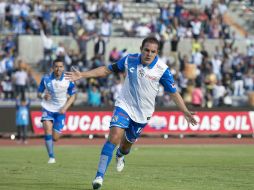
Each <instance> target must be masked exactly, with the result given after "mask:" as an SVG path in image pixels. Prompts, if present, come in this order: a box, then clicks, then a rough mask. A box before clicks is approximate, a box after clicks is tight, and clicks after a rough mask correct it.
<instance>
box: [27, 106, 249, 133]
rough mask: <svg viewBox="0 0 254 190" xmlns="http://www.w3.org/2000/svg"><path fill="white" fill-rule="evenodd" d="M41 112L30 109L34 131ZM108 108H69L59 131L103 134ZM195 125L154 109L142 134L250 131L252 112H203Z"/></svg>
mask: <svg viewBox="0 0 254 190" xmlns="http://www.w3.org/2000/svg"><path fill="white" fill-rule="evenodd" d="M41 114H42V113H41V112H39V111H32V112H31V119H32V126H33V131H34V133H35V134H43V128H42V123H41V121H40V120H41ZM111 115H112V112H111V111H98V112H93V111H90V112H89V111H70V112H68V113H67V114H66V121H65V127H64V129H63V134H81V135H82V134H107V133H108V132H109V123H110V120H111ZM195 117H196V119H197V121H198V124H197V125H196V126H192V125H188V123H187V121H186V120H185V118H184V116H183V114H182V113H181V112H160V111H158V112H155V113H154V115H153V116H152V117H151V119H150V120H149V122H148V124H147V126H146V127H145V128H144V129H143V132H142V134H172V135H173V134H194V135H195V134H196V135H202V134H218V135H226V134H238V133H239V134H253V133H254V111H242V112H229V111H223V112H222V111H211V112H210V111H209V112H208V111H206V112H197V113H196V115H195Z"/></svg>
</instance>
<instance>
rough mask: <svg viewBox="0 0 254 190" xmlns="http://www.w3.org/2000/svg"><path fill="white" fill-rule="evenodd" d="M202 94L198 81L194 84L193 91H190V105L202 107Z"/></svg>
mask: <svg viewBox="0 0 254 190" xmlns="http://www.w3.org/2000/svg"><path fill="white" fill-rule="evenodd" d="M203 96H204V95H203V92H202V89H201V82H200V81H198V82H197V83H196V87H195V88H194V90H193V91H192V94H191V99H192V100H191V103H192V105H193V106H194V107H202V105H203Z"/></svg>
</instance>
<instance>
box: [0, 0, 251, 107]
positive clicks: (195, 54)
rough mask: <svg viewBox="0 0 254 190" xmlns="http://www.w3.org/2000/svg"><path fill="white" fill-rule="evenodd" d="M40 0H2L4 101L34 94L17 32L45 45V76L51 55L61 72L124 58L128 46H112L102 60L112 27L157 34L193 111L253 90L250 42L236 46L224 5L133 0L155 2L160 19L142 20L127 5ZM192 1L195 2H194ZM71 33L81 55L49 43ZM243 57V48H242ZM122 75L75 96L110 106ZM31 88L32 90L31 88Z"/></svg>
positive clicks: (87, 83) (115, 0) (161, 100)
mask: <svg viewBox="0 0 254 190" xmlns="http://www.w3.org/2000/svg"><path fill="white" fill-rule="evenodd" d="M45 2H46V1H42V0H36V1H31V0H13V1H4V0H0V30H1V34H3V35H4V36H2V38H1V46H2V48H1V52H0V81H1V90H0V92H2V95H1V97H2V98H6V99H7V98H15V97H17V96H19V95H21V96H25V95H24V94H25V93H24V91H25V90H27V87H28V86H32V88H31V87H30V90H36V85H35V82H34V79H33V78H32V77H31V74H30V73H29V71H27V70H26V67H24V60H23V59H18V53H17V39H18V36H19V35H27V34H29V35H40V36H41V39H42V41H43V48H44V59H43V60H42V61H41V62H40V63H38V64H39V66H40V71H41V72H42V73H45V72H49V71H50V69H49V68H50V64H51V62H52V60H53V59H54V58H56V57H62V58H63V60H64V61H65V63H66V69H67V70H71V69H72V67H74V68H76V69H79V70H81V71H84V70H89V69H91V68H96V67H98V66H102V65H108V64H110V63H113V62H116V61H117V60H119V59H120V58H122V57H124V56H126V55H127V54H128V47H126V49H122V50H119V49H118V48H117V46H116V47H114V48H113V49H112V50H111V51H110V53H109V55H106V47H107V42H108V41H109V39H110V37H111V36H112V33H113V28H112V25H113V22H114V21H116V20H117V21H120V22H121V23H122V25H121V26H122V28H121V31H123V33H122V35H123V36H126V37H145V36H147V35H151V34H153V35H155V36H157V37H158V39H159V40H160V42H161V46H160V58H161V59H162V60H164V61H165V62H166V63H167V64H168V65H169V67H170V69H171V71H172V73H173V74H174V77H175V81H176V85H177V86H178V89H179V91H180V92H181V94H182V96H183V97H184V100H185V101H186V102H187V103H189V104H192V105H193V106H197V107H209V108H210V107H216V106H232V104H233V102H232V101H233V100H232V97H241V96H243V95H247V94H248V93H249V92H252V91H254V77H253V76H254V41H252V40H251V38H250V37H249V36H247V35H246V38H245V41H246V43H247V49H246V51H245V53H240V51H239V50H238V47H237V46H235V40H236V38H237V37H236V33H235V32H234V31H232V30H231V27H230V25H228V24H227V22H225V14H226V13H227V10H228V4H227V3H226V2H225V1H223V0H218V1H214V2H213V3H211V4H210V5H208V6H205V7H203V8H202V9H200V8H195V6H194V7H193V8H187V7H186V6H185V3H184V1H183V0H175V1H170V3H158V2H157V1H153V0H144V1H137V0H136V1H133V3H134V2H135V3H153V4H154V7H155V9H157V10H159V14H158V15H156V14H152V13H151V14H150V13H144V15H143V16H142V17H141V18H139V19H135V18H125V17H124V8H125V7H124V1H119V0H106V1H83V0H69V1H66V2H65V3H64V4H63V5H64V6H57V1H50V3H51V4H48V3H45ZM193 3H197V4H198V1H193ZM59 35H63V36H66V35H67V36H72V37H73V38H74V39H76V41H77V44H78V46H79V51H78V52H77V51H74V50H72V49H68V48H67V47H65V46H64V44H63V43H61V42H60V43H59V44H57V45H55V44H54V42H53V40H52V36H59ZM186 38H189V39H192V42H191V43H192V52H191V53H190V54H184V55H182V54H181V53H180V51H179V50H178V44H179V42H180V41H181V40H183V39H186ZM204 39H220V40H221V46H216V47H215V50H214V52H215V53H214V54H210V53H209V51H208V50H207V49H206V47H205V45H204V44H203V41H204ZM90 40H94V41H95V43H94V55H93V57H92V59H88V58H87V57H88V56H87V43H88V41H90ZM166 42H170V44H171V50H170V51H171V52H170V57H165V56H164V55H163V53H162V52H163V48H164V44H165V43H166ZM241 52H242V51H241ZM123 78H124V76H123V74H119V75H112V76H110V77H109V78H107V79H98V80H97V79H90V80H81V81H78V82H77V86H78V88H79V92H80V93H84V94H85V95H86V100H85V103H86V104H87V105H90V106H95V107H96V106H108V105H113V102H114V100H115V98H116V97H117V94H118V93H119V91H120V89H121V86H122V82H123ZM28 84H29V85H28ZM157 103H158V105H159V106H170V98H169V96H168V95H163V88H161V90H160V92H159V93H158V98H157Z"/></svg>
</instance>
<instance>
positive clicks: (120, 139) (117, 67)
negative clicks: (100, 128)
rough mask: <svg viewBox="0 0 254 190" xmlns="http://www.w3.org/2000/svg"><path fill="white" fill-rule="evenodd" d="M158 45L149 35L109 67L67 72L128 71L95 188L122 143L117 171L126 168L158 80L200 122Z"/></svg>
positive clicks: (81, 74) (186, 113)
mask: <svg viewBox="0 0 254 190" xmlns="http://www.w3.org/2000/svg"><path fill="white" fill-rule="evenodd" d="M158 48H159V41H158V40H157V39H156V38H155V37H147V38H145V39H144V40H143V42H142V45H141V47H140V50H141V53H140V54H138V53H137V54H129V55H127V56H126V57H124V58H122V59H120V60H119V61H118V62H117V63H114V64H112V65H109V66H108V67H106V66H102V67H99V68H96V69H93V70H90V71H86V72H79V71H74V72H66V75H65V78H66V79H68V80H71V81H76V80H79V79H81V78H90V77H106V76H108V75H109V74H111V73H112V72H115V73H117V72H125V73H126V78H125V82H124V85H123V87H122V90H121V93H120V95H119V96H118V98H117V100H116V103H115V110H114V113H113V116H112V119H111V122H110V132H109V138H108V140H107V141H106V143H105V144H104V146H103V148H102V151H101V155H100V161H99V165H98V170H97V173H96V176H95V179H94V180H93V182H92V185H93V189H99V188H100V187H101V186H102V183H103V179H104V175H105V172H106V170H107V167H108V165H109V163H110V161H111V159H112V154H113V151H114V149H115V147H116V146H117V145H119V144H120V146H119V148H118V149H117V151H116V163H117V164H116V169H117V171H118V172H121V171H122V170H123V168H124V164H125V162H124V156H125V155H127V154H128V153H129V152H130V149H131V146H132V144H133V143H134V142H136V140H137V139H138V137H139V136H140V133H141V131H142V129H143V128H144V127H145V126H146V124H147V122H148V121H149V119H150V117H151V116H152V114H153V112H154V108H155V97H156V95H157V93H158V89H159V84H162V85H163V86H164V89H165V91H167V92H169V93H170V96H171V98H172V99H173V100H174V102H175V103H176V105H177V106H178V107H179V108H180V110H181V111H182V112H183V114H184V116H185V118H186V120H187V121H188V123H189V124H192V125H195V124H197V122H196V120H195V118H194V117H193V113H192V112H190V111H189V110H188V109H187V107H186V106H185V104H184V101H183V99H182V97H181V96H180V94H179V93H178V92H177V90H176V87H175V85H174V79H173V76H172V74H171V73H170V70H169V68H168V67H167V65H166V64H164V63H163V62H161V61H160V60H159V59H158V56H157V54H158Z"/></svg>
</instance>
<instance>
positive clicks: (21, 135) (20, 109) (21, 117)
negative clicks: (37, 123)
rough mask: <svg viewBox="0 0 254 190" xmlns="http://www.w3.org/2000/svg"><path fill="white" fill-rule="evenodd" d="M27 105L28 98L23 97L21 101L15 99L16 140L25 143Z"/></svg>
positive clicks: (27, 117)
mask: <svg viewBox="0 0 254 190" xmlns="http://www.w3.org/2000/svg"><path fill="white" fill-rule="evenodd" d="M29 107H30V100H29V101H27V100H26V99H25V97H22V98H21V101H19V100H18V99H17V100H16V126H17V140H18V141H19V143H21V142H23V143H24V144H27V127H28V125H29Z"/></svg>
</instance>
